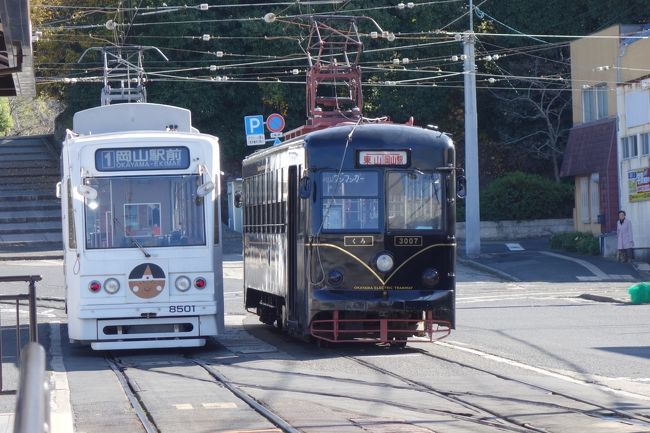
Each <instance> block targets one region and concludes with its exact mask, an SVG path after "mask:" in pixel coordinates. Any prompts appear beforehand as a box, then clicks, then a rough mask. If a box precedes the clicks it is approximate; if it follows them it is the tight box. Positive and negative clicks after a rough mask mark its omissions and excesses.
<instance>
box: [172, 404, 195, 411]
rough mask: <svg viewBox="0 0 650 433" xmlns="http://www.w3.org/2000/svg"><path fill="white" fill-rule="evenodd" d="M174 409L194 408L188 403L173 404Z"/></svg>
mask: <svg viewBox="0 0 650 433" xmlns="http://www.w3.org/2000/svg"><path fill="white" fill-rule="evenodd" d="M174 407H175V408H176V409H178V410H193V409H194V406H192V405H191V404H189V403H179V404H175V405H174Z"/></svg>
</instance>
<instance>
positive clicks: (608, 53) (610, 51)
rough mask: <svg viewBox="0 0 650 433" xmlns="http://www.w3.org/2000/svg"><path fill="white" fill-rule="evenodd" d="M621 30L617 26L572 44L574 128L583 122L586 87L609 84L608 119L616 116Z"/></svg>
mask: <svg viewBox="0 0 650 433" xmlns="http://www.w3.org/2000/svg"><path fill="white" fill-rule="evenodd" d="M620 31H621V30H620V26H619V25H615V26H611V27H608V28H606V29H604V30H601V31H600V32H597V33H594V34H592V35H590V36H593V37H589V38H582V39H578V40H576V41H573V42H571V96H572V100H573V102H572V107H573V124H574V125H578V124H581V123H583V110H582V89H583V87H584V86H585V85H586V86H595V85H598V84H603V83H605V84H607V88H608V90H609V93H608V97H607V106H608V107H607V113H608V116H614V115H616V82H617V69H616V62H617V59H618V55H619V49H618V47H619V41H618V37H619V35H620ZM601 67H603V68H601ZM600 69H602V70H600Z"/></svg>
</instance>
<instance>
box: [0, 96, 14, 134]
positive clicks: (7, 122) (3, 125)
mask: <svg viewBox="0 0 650 433" xmlns="http://www.w3.org/2000/svg"><path fill="white" fill-rule="evenodd" d="M13 124H14V122H13V120H12V119H11V110H10V109H9V99H7V98H0V134H2V135H8V134H9V131H11V127H12V126H13Z"/></svg>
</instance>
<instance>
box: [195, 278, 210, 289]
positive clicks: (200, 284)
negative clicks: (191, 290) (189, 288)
mask: <svg viewBox="0 0 650 433" xmlns="http://www.w3.org/2000/svg"><path fill="white" fill-rule="evenodd" d="M207 285H208V282H207V281H206V280H205V278H203V277H198V278H195V279H194V287H196V288H197V289H205V286H207Z"/></svg>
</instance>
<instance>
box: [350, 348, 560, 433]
mask: <svg viewBox="0 0 650 433" xmlns="http://www.w3.org/2000/svg"><path fill="white" fill-rule="evenodd" d="M340 355H341V356H342V357H343V358H345V359H347V360H349V361H352V362H354V363H356V364H359V365H362V366H364V367H366V368H369V369H371V370H373V371H375V372H377V373H381V374H383V375H386V376H389V377H392V378H394V379H397V380H399V381H401V382H403V383H405V384H407V385H409V386H411V387H413V388H414V389H416V390H419V391H422V392H426V393H428V394H433V395H435V396H436V397H439V398H442V399H444V400H447V401H449V402H451V403H455V404H458V405H460V406H462V407H464V408H466V409H469V410H471V411H472V412H475V413H477V415H479V416H480V415H483V416H484V417H492V418H495V419H496V421H487V420H485V419H483V418H479V417H477V416H472V415H465V414H461V413H450V412H448V411H440V413H444V414H447V415H449V416H451V417H453V418H455V419H458V420H461V421H466V422H471V423H474V424H480V425H482V426H487V427H494V428H498V429H500V430H504V431H512V432H524V433H530V432H536V433H549V431H548V430H546V429H541V428H537V427H534V426H532V425H530V424H528V423H522V422H519V421H516V420H513V419H510V418H509V417H507V416H504V415H500V414H498V413H496V412H494V411H492V410H490V409H488V408H486V407H483V406H481V405H477V404H475V403H470V402H467V401H465V400H463V399H462V398H459V397H457V396H456V393H453V392H446V391H441V390H439V389H436V388H434V387H432V386H430V385H427V384H424V383H422V382H420V381H417V380H413V379H409V378H407V377H405V376H403V375H401V374H397V373H394V372H392V371H390V370H387V369H385V368H383V367H380V366H378V365H375V364H373V363H371V362H368V361H366V360H363V359H360V358H358V357H355V356H349V355H345V354H340Z"/></svg>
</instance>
